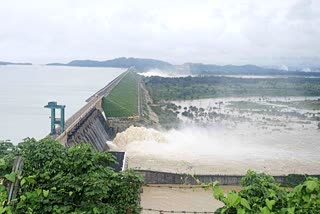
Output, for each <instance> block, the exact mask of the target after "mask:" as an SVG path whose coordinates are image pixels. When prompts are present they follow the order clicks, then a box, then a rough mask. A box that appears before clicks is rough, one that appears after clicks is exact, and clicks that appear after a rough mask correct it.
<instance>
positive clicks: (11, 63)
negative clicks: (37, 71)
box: [0, 61, 32, 65]
mask: <svg viewBox="0 0 320 214" xmlns="http://www.w3.org/2000/svg"><path fill="white" fill-rule="evenodd" d="M0 65H32V63H16V62H1V61H0Z"/></svg>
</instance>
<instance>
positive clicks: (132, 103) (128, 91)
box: [102, 71, 140, 117]
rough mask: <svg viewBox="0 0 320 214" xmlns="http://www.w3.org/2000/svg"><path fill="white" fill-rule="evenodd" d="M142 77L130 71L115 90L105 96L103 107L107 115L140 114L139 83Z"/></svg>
mask: <svg viewBox="0 0 320 214" xmlns="http://www.w3.org/2000/svg"><path fill="white" fill-rule="evenodd" d="M138 78H140V77H139V76H138V75H137V74H135V73H134V72H132V71H130V72H129V73H128V74H127V75H126V76H125V77H123V79H122V80H121V81H120V83H119V84H118V85H117V86H115V87H114V88H113V90H112V91H111V92H110V93H109V94H108V95H107V96H106V97H104V98H103V100H102V108H103V111H104V113H105V115H106V116H107V117H130V116H135V115H138V83H139V79H138Z"/></svg>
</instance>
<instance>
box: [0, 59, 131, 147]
mask: <svg viewBox="0 0 320 214" xmlns="http://www.w3.org/2000/svg"><path fill="white" fill-rule="evenodd" d="M124 71H125V70H124V69H118V68H91V67H90V68H88V67H67V66H44V65H32V66H22V65H19V66H18V65H17V66H15V65H10V66H0V118H1V119H0V140H7V139H8V140H11V141H12V142H13V143H15V144H17V143H19V142H21V140H22V139H23V138H26V137H34V138H36V139H41V138H42V137H44V136H45V135H46V134H48V133H49V132H50V119H49V117H50V110H49V109H45V108H43V106H44V105H46V104H47V103H48V101H57V102H58V103H59V104H64V105H66V118H68V117H69V116H71V115H72V114H73V113H75V112H76V111H77V110H78V109H80V108H81V107H82V106H83V105H84V104H85V100H86V99H87V98H89V97H90V96H91V95H92V94H94V93H95V92H96V91H98V90H99V89H101V88H102V87H104V86H105V85H107V84H108V83H109V82H110V81H112V80H113V79H114V78H116V77H117V76H118V75H120V74H121V73H122V72H124Z"/></svg>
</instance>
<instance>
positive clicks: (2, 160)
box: [0, 158, 6, 166]
mask: <svg viewBox="0 0 320 214" xmlns="http://www.w3.org/2000/svg"><path fill="white" fill-rule="evenodd" d="M5 165H6V162H5V160H4V159H3V158H1V159H0V166H5Z"/></svg>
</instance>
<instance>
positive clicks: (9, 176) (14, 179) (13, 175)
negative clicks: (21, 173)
mask: <svg viewBox="0 0 320 214" xmlns="http://www.w3.org/2000/svg"><path fill="white" fill-rule="evenodd" d="M5 178H6V179H8V180H9V181H11V182H12V183H13V182H15V181H16V173H14V172H11V173H10V174H9V175H8V174H7V175H5Z"/></svg>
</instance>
